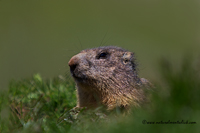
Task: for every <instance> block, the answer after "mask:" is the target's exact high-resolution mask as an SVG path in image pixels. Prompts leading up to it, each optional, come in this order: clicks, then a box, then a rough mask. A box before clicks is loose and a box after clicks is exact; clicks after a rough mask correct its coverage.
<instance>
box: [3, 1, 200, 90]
mask: <svg viewBox="0 0 200 133" xmlns="http://www.w3.org/2000/svg"><path fill="white" fill-rule="evenodd" d="M199 36H200V2H199V1H198V0H162V1H161V0H123V1H122V0H121V1H116V0H106V1H105V0H104V1H102V0H101V1H94V0H84V1H82V0H73V1H70V0H59V1H49V0H42V1H41V0H30V1H27V0H17V1H11V0H1V1H0V88H1V89H6V88H7V84H8V82H9V81H10V80H11V79H21V78H26V77H30V76H31V75H32V74H34V73H40V74H41V75H42V76H43V77H44V78H52V77H54V76H57V75H64V74H66V73H69V68H68V64H67V63H68V61H69V59H70V58H71V57H72V56H73V55H74V54H76V53H78V52H80V51H81V50H82V49H86V48H92V47H98V46H101V45H115V46H120V47H123V48H125V49H128V50H130V51H133V52H135V53H136V55H137V59H138V62H139V65H140V75H141V77H145V78H148V79H150V80H155V79H157V77H158V75H157V69H158V68H157V67H156V66H157V62H158V59H160V58H161V57H162V56H165V57H167V58H170V60H173V61H174V62H179V60H180V58H181V57H182V55H183V54H185V53H190V54H191V53H192V54H193V56H199V50H200V44H199V42H200V38H199Z"/></svg>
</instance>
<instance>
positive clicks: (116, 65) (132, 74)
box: [68, 46, 148, 110]
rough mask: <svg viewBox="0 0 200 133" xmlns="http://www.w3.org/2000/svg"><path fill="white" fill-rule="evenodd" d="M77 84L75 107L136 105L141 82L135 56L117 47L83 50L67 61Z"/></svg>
mask: <svg viewBox="0 0 200 133" xmlns="http://www.w3.org/2000/svg"><path fill="white" fill-rule="evenodd" d="M68 64H69V66H70V71H71V74H72V76H73V78H74V80H75V82H76V85H77V97H78V104H77V106H78V107H87V108H92V107H97V106H99V105H104V106H106V107H107V109H108V110H111V109H113V108H115V107H117V106H120V107H123V108H126V107H128V106H129V105H134V106H140V104H141V103H142V102H144V100H145V95H144V91H143V87H142V86H143V84H145V83H144V82H148V81H147V80H144V79H140V78H139V77H138V74H137V70H138V69H137V64H136V60H135V55H134V53H132V52H129V51H127V50H124V49H122V48H119V47H113V46H106V47H99V48H93V49H86V50H83V51H81V52H80V53H79V54H77V55H75V56H73V57H72V58H71V59H70V61H69V63H68Z"/></svg>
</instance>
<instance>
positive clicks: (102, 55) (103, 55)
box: [97, 53, 108, 59]
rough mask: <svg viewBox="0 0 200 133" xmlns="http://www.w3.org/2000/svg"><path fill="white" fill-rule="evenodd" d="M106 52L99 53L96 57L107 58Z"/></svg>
mask: <svg viewBox="0 0 200 133" xmlns="http://www.w3.org/2000/svg"><path fill="white" fill-rule="evenodd" d="M107 55H108V54H107V53H101V54H99V56H98V57H97V59H106V58H107Z"/></svg>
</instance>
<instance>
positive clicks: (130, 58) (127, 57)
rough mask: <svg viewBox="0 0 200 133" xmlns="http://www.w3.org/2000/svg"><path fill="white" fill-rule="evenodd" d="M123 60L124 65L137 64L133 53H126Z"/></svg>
mask: <svg viewBox="0 0 200 133" xmlns="http://www.w3.org/2000/svg"><path fill="white" fill-rule="evenodd" d="M122 58H123V60H124V63H126V62H131V63H134V62H135V58H134V53H132V52H125V53H124V55H123V57H122Z"/></svg>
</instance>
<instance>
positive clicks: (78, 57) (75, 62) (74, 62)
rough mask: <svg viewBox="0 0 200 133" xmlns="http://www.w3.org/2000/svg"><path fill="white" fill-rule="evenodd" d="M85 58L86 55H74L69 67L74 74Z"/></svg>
mask: <svg viewBox="0 0 200 133" xmlns="http://www.w3.org/2000/svg"><path fill="white" fill-rule="evenodd" d="M83 57H84V53H80V54H77V55H74V56H73V57H72V58H71V59H70V60H69V62H68V65H69V67H70V71H71V72H74V70H75V69H76V68H77V66H78V64H79V63H80V60H81V59H82V58H83Z"/></svg>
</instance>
